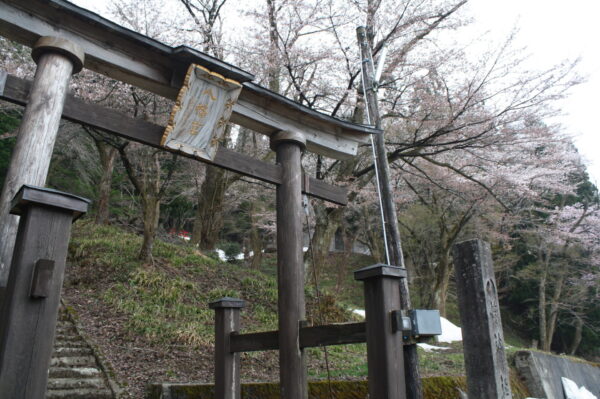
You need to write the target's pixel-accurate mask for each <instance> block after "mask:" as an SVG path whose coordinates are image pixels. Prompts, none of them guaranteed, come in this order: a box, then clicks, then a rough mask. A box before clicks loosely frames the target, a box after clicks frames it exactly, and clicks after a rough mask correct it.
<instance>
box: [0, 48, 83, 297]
mask: <svg viewBox="0 0 600 399" xmlns="http://www.w3.org/2000/svg"><path fill="white" fill-rule="evenodd" d="M31 56H32V57H33V59H34V61H35V62H36V63H37V70H36V72H35V78H34V79H33V86H32V88H31V93H30V99H29V102H28V103H27V106H26V107H25V112H24V114H23V120H22V121H21V126H20V128H19V134H18V136H17V143H16V145H15V148H14V150H13V152H12V157H11V159H10V166H9V168H8V172H7V174H6V180H5V181H4V187H3V188H2V195H0V287H4V286H6V282H7V280H8V274H9V268H10V264H11V258H12V253H13V248H14V245H15V237H16V235H17V228H18V225H19V217H18V216H15V215H10V214H9V212H10V204H11V201H12V199H13V197H14V196H15V194H16V193H17V191H18V190H19V189H20V188H21V186H23V185H25V184H27V185H32V186H40V187H41V186H44V185H45V183H46V177H47V175H48V168H49V167H50V159H51V158H52V151H53V150H54V142H55V141H56V136H57V134H58V126H59V123H60V118H61V115H62V111H63V105H64V103H65V98H66V96H67V89H68V85H69V81H70V79H71V75H72V74H73V73H77V72H79V71H80V70H81V69H82V68H83V60H84V52H83V49H82V48H81V47H79V46H78V45H76V44H75V43H73V42H70V41H68V40H65V39H61V38H57V37H52V36H44V37H41V38H40V39H39V40H38V41H37V43H36V44H35V46H34V47H33V50H32V52H31Z"/></svg>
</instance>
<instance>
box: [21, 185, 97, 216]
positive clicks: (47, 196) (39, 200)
mask: <svg viewBox="0 0 600 399" xmlns="http://www.w3.org/2000/svg"><path fill="white" fill-rule="evenodd" d="M90 202H91V201H90V200H89V199H87V198H83V197H78V196H76V195H73V194H69V193H63V192H62V191H58V190H53V189H50V188H42V187H34V186H28V185H23V186H21V188H20V189H19V191H18V192H17V194H16V195H15V197H14V198H13V200H12V202H11V207H10V213H11V214H13V215H22V214H24V213H25V209H26V208H27V207H29V206H31V205H41V206H46V207H53V208H60V209H65V210H68V211H71V212H73V220H75V219H77V218H79V217H80V216H81V215H83V214H84V213H86V212H87V209H88V205H89V204H90Z"/></svg>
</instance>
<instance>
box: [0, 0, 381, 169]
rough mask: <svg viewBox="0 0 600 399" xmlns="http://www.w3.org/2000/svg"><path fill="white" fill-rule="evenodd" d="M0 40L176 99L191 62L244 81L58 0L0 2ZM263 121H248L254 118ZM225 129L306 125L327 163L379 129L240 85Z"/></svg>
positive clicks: (269, 130) (266, 130)
mask: <svg viewBox="0 0 600 399" xmlns="http://www.w3.org/2000/svg"><path fill="white" fill-rule="evenodd" d="M0 34H1V35H3V36H4V37H7V38H9V39H11V40H15V41H17V42H19V43H22V44H25V45H28V46H32V45H33V43H35V41H36V40H37V39H38V38H39V37H40V36H45V35H49V34H53V35H57V36H61V37H64V38H66V39H69V40H71V41H73V42H75V43H77V44H79V45H81V47H83V48H84V49H85V53H86V62H85V67H86V68H88V69H91V70H94V71H96V72H99V73H102V74H105V75H107V76H110V77H112V78H114V79H117V80H121V81H123V82H126V83H130V84H133V85H135V86H138V87H140V88H143V89H146V90H149V91H151V92H153V93H156V94H159V95H161V96H164V97H166V98H170V99H176V98H177V93H178V92H179V88H180V86H181V84H182V82H183V77H184V75H185V72H186V70H187V67H188V66H189V64H191V63H197V64H200V65H203V66H205V67H207V68H208V69H210V70H212V71H215V72H218V73H220V74H222V75H224V76H225V77H227V78H231V79H235V80H238V81H240V82H247V81H248V80H251V79H252V75H251V74H248V73H247V72H245V71H242V70H240V69H239V68H235V67H233V66H231V65H228V64H226V63H224V62H222V61H220V60H217V59H215V58H212V57H209V56H207V55H205V54H202V53H200V52H198V51H195V50H193V49H189V48H185V47H177V48H172V47H169V46H166V45H164V44H161V43H159V42H157V41H154V40H152V39H149V38H147V37H144V36H143V35H140V34H137V33H135V32H132V31H129V30H127V29H124V28H122V27H120V26H118V25H116V24H114V23H112V22H110V21H108V20H106V19H104V18H101V17H99V16H98V15H95V14H93V13H91V12H89V11H86V10H83V9H81V8H79V7H77V6H74V5H73V4H70V3H68V2H66V1H63V0H28V1H21V0H3V1H2V2H0ZM256 110H259V114H260V115H268V120H258V121H256V120H255V116H254V115H255V112H256ZM231 120H232V122H234V123H239V124H241V125H242V126H245V127H248V128H250V129H253V130H255V131H257V132H259V133H262V134H266V135H271V134H273V133H274V132H275V131H279V130H289V129H290V128H292V127H294V128H295V126H297V125H298V124H300V125H301V126H306V129H307V131H306V134H307V135H306V138H307V144H308V149H309V150H310V151H314V152H317V153H320V154H322V155H325V156H329V157H333V158H348V157H351V156H353V155H354V154H355V153H356V148H357V144H358V143H361V142H363V141H364V140H365V138H367V137H368V135H369V134H373V133H376V134H377V133H380V130H379V129H373V128H372V127H368V126H362V125H355V124H352V123H349V122H347V121H343V120H340V119H337V118H333V117H330V116H328V115H325V114H322V113H319V112H317V111H315V110H311V109H309V108H307V107H304V106H302V105H300V104H297V103H294V102H293V101H291V100H289V99H286V98H285V97H282V96H279V95H277V94H276V93H273V92H270V91H269V90H267V89H265V88H262V87H260V86H258V85H255V84H253V83H249V82H248V83H244V89H243V90H242V93H241V96H240V99H239V101H238V106H236V107H235V108H234V110H233V115H232V118H231Z"/></svg>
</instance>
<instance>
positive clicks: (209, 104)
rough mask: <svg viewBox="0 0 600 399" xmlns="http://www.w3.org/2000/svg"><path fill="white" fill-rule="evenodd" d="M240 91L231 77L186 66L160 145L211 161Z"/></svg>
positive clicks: (239, 87)
mask: <svg viewBox="0 0 600 399" xmlns="http://www.w3.org/2000/svg"><path fill="white" fill-rule="evenodd" d="M241 91H242V85H241V84H240V83H238V82H236V81H235V80H231V79H227V78H225V77H223V76H221V75H219V74H218V73H215V72H211V71H209V70H208V69H206V68H204V67H202V66H200V65H196V64H192V65H190V67H189V68H188V71H187V74H186V76H185V80H184V83H183V86H182V87H181V90H180V91H179V95H178V96H177V101H176V103H175V106H173V109H172V110H171V116H170V118H169V123H168V124H167V128H166V129H165V132H164V134H163V137H162V140H161V145H162V146H164V147H167V148H171V149H176V150H178V151H181V152H185V153H187V154H191V155H194V156H197V157H199V158H203V159H208V160H209V161H212V160H213V159H214V157H215V155H216V153H217V147H218V145H219V142H220V140H221V139H222V137H223V133H224V132H225V127H226V126H227V122H228V121H229V117H230V116H231V111H232V110H233V106H234V105H235V103H236V101H237V98H238V96H239V94H240V92H241Z"/></svg>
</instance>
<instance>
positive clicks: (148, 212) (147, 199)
mask: <svg viewBox="0 0 600 399" xmlns="http://www.w3.org/2000/svg"><path fill="white" fill-rule="evenodd" d="M142 208H143V209H142V217H143V220H144V241H143V242H142V248H141V249H140V254H139V258H140V259H141V260H144V261H148V260H151V259H152V248H153V246H154V238H155V237H156V230H157V228H158V219H159V217H160V199H159V198H157V197H156V196H155V195H153V194H146V195H143V196H142Z"/></svg>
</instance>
